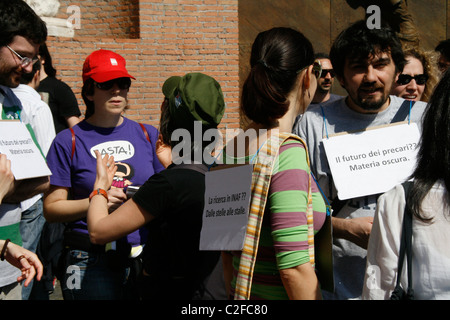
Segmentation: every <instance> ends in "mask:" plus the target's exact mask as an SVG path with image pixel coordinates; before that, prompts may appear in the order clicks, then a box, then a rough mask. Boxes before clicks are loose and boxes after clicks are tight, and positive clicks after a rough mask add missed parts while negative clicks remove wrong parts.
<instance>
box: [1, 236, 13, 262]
mask: <svg viewBox="0 0 450 320" xmlns="http://www.w3.org/2000/svg"><path fill="white" fill-rule="evenodd" d="M10 241H11V240H9V239H6V240H5V244H3V249H2V253H1V254H0V260H1V261H3V260H5V253H6V247H7V246H8V243H9V242H10Z"/></svg>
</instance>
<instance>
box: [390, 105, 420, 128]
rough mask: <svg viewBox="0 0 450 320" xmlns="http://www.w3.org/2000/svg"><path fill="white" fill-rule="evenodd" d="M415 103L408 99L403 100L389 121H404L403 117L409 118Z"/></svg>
mask: <svg viewBox="0 0 450 320" xmlns="http://www.w3.org/2000/svg"><path fill="white" fill-rule="evenodd" d="M415 103H416V102H415V101H410V100H405V101H403V103H402V105H401V106H400V108H398V110H397V113H396V114H395V116H394V117H393V118H392V120H391V123H395V122H400V121H404V120H405V119H407V118H409V115H410V112H411V109H412V107H413V106H414V104H415Z"/></svg>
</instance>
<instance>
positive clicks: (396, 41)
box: [0, 0, 450, 300]
mask: <svg viewBox="0 0 450 320" xmlns="http://www.w3.org/2000/svg"><path fill="white" fill-rule="evenodd" d="M386 3H387V4H386V5H389V6H391V7H390V9H393V10H392V12H391V11H390V12H391V14H392V15H393V16H394V17H397V18H398V16H400V15H403V17H404V19H397V20H400V21H403V22H401V23H399V25H397V26H396V27H395V28H394V27H393V26H392V25H389V24H383V25H382V27H381V28H374V29H371V28H368V27H367V24H366V21H365V20H361V21H357V22H354V23H352V24H351V25H350V26H349V27H348V28H346V29H345V30H343V31H342V32H341V33H340V34H339V35H338V36H337V37H336V39H335V40H334V42H333V44H332V46H331V49H330V52H329V54H325V53H315V52H314V49H313V44H312V43H311V41H310V40H309V39H307V38H306V37H305V36H304V35H303V34H302V33H301V32H300V31H298V30H294V29H292V28H287V27H275V28H272V29H270V30H266V31H263V32H261V33H259V34H258V35H257V37H256V39H255V41H254V43H253V45H252V50H251V56H250V67H251V69H250V72H249V74H248V76H247V78H246V80H245V82H244V84H243V88H242V96H241V101H240V107H241V111H242V113H243V115H245V117H247V119H248V120H249V123H248V124H247V125H246V127H245V128H244V130H243V131H241V132H240V134H239V135H237V136H236V137H234V138H233V139H232V140H231V141H228V142H227V143H226V145H225V146H224V148H223V149H222V150H214V148H211V143H212V142H211V141H203V140H202V141H198V140H196V139H197V138H198V136H199V135H198V134H197V133H198V132H197V130H198V128H200V131H201V133H202V134H201V135H200V137H205V136H206V134H205V133H206V132H211V130H212V131H213V132H217V131H218V126H219V124H220V122H221V120H222V117H223V115H224V112H225V100H224V95H223V92H222V89H221V86H220V84H219V83H218V82H217V81H216V80H215V79H214V78H212V77H210V76H208V75H206V74H203V73H187V74H186V75H184V76H172V77H170V78H168V79H167V80H166V81H165V82H164V85H163V87H162V88H161V90H162V104H161V115H160V123H159V128H155V127H154V126H151V125H147V124H145V125H144V124H141V123H138V122H136V121H132V120H130V119H127V118H126V117H125V111H126V109H127V108H128V98H127V96H128V93H129V90H130V89H131V87H132V82H133V81H132V80H136V79H135V78H134V77H133V76H132V75H131V74H130V73H129V72H128V70H127V67H126V61H125V59H124V58H123V57H122V56H121V55H120V54H118V53H116V52H113V51H110V50H103V49H101V50H96V51H93V52H92V53H91V54H89V55H88V56H87V57H86V59H85V62H84V64H83V67H82V80H83V87H82V92H81V94H82V98H83V100H84V103H85V105H86V113H85V115H84V117H81V112H80V110H79V107H78V103H77V101H76V98H75V96H74V95H73V92H72V91H71V89H70V87H69V86H68V85H67V84H65V83H64V82H62V81H61V80H58V79H57V78H56V69H55V67H54V66H53V64H52V59H51V55H50V50H49V48H48V47H47V45H46V39H47V28H46V25H45V23H44V22H43V21H42V20H41V19H40V18H39V17H38V16H37V15H36V14H35V13H34V11H33V10H32V9H31V8H30V7H29V6H28V5H27V4H26V3H25V2H24V1H22V0H11V1H9V2H6V1H1V2H0V99H1V102H2V104H1V107H2V112H1V118H2V120H19V121H20V122H22V123H23V124H25V125H26V127H27V128H28V130H29V132H30V135H31V136H32V137H33V139H34V141H35V143H36V146H37V147H38V149H39V150H40V152H41V153H42V156H43V157H45V159H46V163H47V165H48V168H49V169H50V171H51V173H52V174H51V176H44V177H30V178H28V179H23V180H16V179H15V178H14V175H13V173H12V171H11V160H10V159H8V158H7V156H6V155H5V154H0V259H1V261H0V300H3V299H5V300H28V299H36V300H40V299H48V298H49V292H51V290H52V281H53V279H54V278H55V277H56V278H58V279H59V281H60V283H61V288H62V294H63V298H64V300H161V299H163V300H171V299H173V300H226V299H238V300H241V299H243V300H246V299H251V300H253V299H257V300H261V299H263V300H287V299H291V300H300V299H305V300H315V299H326V300H350V299H379V300H387V299H394V298H398V297H399V296H400V297H402V298H405V297H407V298H415V299H430V300H431V299H449V298H450V275H447V274H448V271H447V267H448V266H449V265H450V251H448V250H447V246H446V241H445V240H446V239H448V238H449V235H450V232H449V231H450V224H449V219H448V218H449V214H450V170H449V168H450V167H449V165H448V164H449V162H450V159H449V157H450V150H449V148H450V111H449V108H448V106H449V104H450V88H449V86H450V71H447V69H448V67H449V66H450V53H449V50H450V49H449V48H450V41H449V40H444V41H442V42H440V43H439V44H438V45H437V46H436V48H435V50H434V51H433V52H426V51H424V50H423V49H422V48H421V47H420V41H419V40H418V33H417V32H416V30H415V29H414V26H413V24H411V17H410V15H409V14H407V12H405V3H404V1H398V0H395V1H387V2H386ZM393 20H396V19H393ZM335 79H336V81H338V83H339V84H340V86H341V87H342V88H343V89H344V90H345V92H346V95H342V96H341V95H336V94H333V93H332V88H333V84H334V81H335ZM399 123H408V124H410V123H413V124H415V125H417V128H418V131H419V133H420V140H419V141H417V142H418V148H417V161H416V164H415V165H414V170H413V171H412V173H411V175H410V176H407V177H404V181H409V183H408V187H407V188H406V187H405V186H406V184H405V183H402V184H398V185H395V186H392V187H393V188H392V189H391V190H385V192H382V193H377V194H364V195H362V196H358V197H353V198H350V199H340V198H339V192H338V188H337V187H336V179H335V178H334V177H333V170H332V168H331V166H330V162H329V159H328V156H329V155H327V152H326V150H325V146H324V140H326V139H329V137H331V136H333V135H336V134H343V133H346V134H352V133H353V132H363V131H367V130H368V129H370V130H377V128H380V127H386V126H394V125H398V124H399ZM181 131H182V132H188V133H189V137H191V141H184V140H181V141H180V140H177V139H176V137H177V134H176V133H179V132H181ZM252 133H256V134H252ZM242 137H243V138H242ZM245 137H250V138H247V139H246V138H245ZM398 138H399V137H397V136H392V137H389V139H392V140H393V141H395V140H396V139H398ZM216 142H217V141H216ZM242 142H243V144H242ZM240 144H242V145H240ZM186 145H188V146H189V147H187V148H186V147H185V146H186ZM180 146H182V148H180ZM175 150H177V151H180V150H181V154H179V153H175ZM213 150H214V152H212V151H213ZM199 152H200V153H201V154H206V153H207V154H209V155H212V156H214V157H216V160H217V163H207V162H206V161H205V160H204V159H200V160H199V159H198V157H196V155H197V154H198V153H199ZM180 159H183V161H181V163H180V161H179V160H180ZM218 160H221V163H220V164H219V161H218ZM242 163H245V164H249V165H251V166H252V179H251V182H249V185H250V190H251V197H250V200H249V206H248V208H249V209H248V221H247V222H246V225H243V226H242V227H243V228H244V230H245V231H246V232H245V234H244V235H243V238H242V243H243V247H242V250H235V249H229V250H228V249H223V250H215V251H214V250H213V251H206V250H200V249H199V242H200V238H201V232H202V217H203V209H204V207H205V192H206V191H207V179H206V177H207V175H208V172H209V171H211V170H215V169H217V170H218V169H223V167H225V168H234V167H235V165H236V164H242ZM221 166H223V167H222V168H221ZM379 178H380V179H382V177H379ZM224 183H225V182H224ZM371 183H373V182H372V181H367V184H371ZM357 187H358V186H355V188H357ZM406 217H410V218H411V220H412V235H413V237H412V238H413V241H412V245H411V246H409V249H411V250H412V251H413V253H414V254H413V256H412V259H408V262H407V263H406V264H405V265H407V267H408V268H407V269H408V272H406V268H403V269H404V270H403V272H402V273H401V274H400V273H399V272H398V261H399V259H402V255H403V251H402V250H401V248H402V246H403V244H402V243H403V242H402V241H403V238H406V237H405V236H404V231H402V227H403V223H404V221H407V220H406ZM327 221H331V222H330V223H331V225H332V228H331V230H332V234H330V237H329V238H326V239H328V240H325V245H328V246H329V248H330V251H331V253H332V259H331V260H329V261H328V264H330V263H331V265H328V267H329V269H328V270H329V273H330V274H331V278H332V279H333V280H332V285H331V286H329V285H327V286H326V288H325V286H322V283H321V281H322V279H323V278H324V277H325V276H329V275H325V274H323V273H322V272H323V271H322V270H325V269H323V268H322V266H320V268H319V264H322V263H326V262H324V261H323V260H322V256H323V253H322V252H320V250H322V249H323V241H321V244H319V241H316V240H317V239H318V237H319V235H321V234H323V233H325V232H327V231H326V230H329V228H328V227H327ZM408 221H409V220H408ZM330 232H331V231H330ZM400 261H402V260H400ZM318 270H320V272H318ZM411 277H412V278H413V280H414V281H413V284H412V287H409V284H410V283H409V282H408V280H410V278H411ZM397 279H398V281H397ZM46 282H48V283H50V285H45V283H46ZM43 283H44V285H42V284H43ZM397 283H400V284H401V286H400V288H401V289H402V290H403V291H404V292H407V294H401V295H398V294H394V295H393V292H396V291H397V290H398V289H399V288H398V287H396V284H397ZM402 290H400V291H402Z"/></svg>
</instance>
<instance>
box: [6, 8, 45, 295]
mask: <svg viewBox="0 0 450 320" xmlns="http://www.w3.org/2000/svg"><path fill="white" fill-rule="evenodd" d="M46 37H47V28H46V26H45V23H44V22H43V21H42V20H41V19H40V18H39V17H38V16H37V15H36V14H35V13H34V11H33V10H32V9H31V8H30V7H29V6H28V5H27V4H26V3H25V2H23V1H22V0H8V1H6V0H1V1H0V108H1V112H0V120H20V121H22V122H24V123H25V124H28V123H29V122H30V119H29V117H27V115H26V113H25V112H24V111H23V109H22V104H21V102H20V100H19V99H18V98H17V97H16V96H15V95H14V93H13V92H12V90H11V88H15V87H17V86H18V85H19V84H20V79H21V76H22V74H23V73H29V72H31V71H32V68H33V64H34V63H35V62H36V61H37V60H38V59H37V54H38V50H39V45H40V44H41V43H43V42H44V41H45V40H46ZM48 187H49V179H48V177H42V178H34V179H24V180H15V181H14V188H13V190H11V191H10V192H9V193H8V194H6V195H5V198H4V199H3V201H2V203H1V205H0V240H6V241H5V242H4V245H3V248H2V259H1V260H4V259H3V255H4V252H7V251H8V250H9V249H8V248H9V245H8V244H9V243H10V242H11V243H13V244H14V245H16V246H21V245H22V237H21V234H20V229H19V227H20V220H21V214H22V210H21V206H20V202H21V201H23V200H26V199H28V198H30V197H32V196H34V195H36V194H40V193H43V192H45V191H46V190H47V189H48ZM14 245H12V247H14ZM32 257H35V255H34V253H32V252H30V251H26V253H25V254H24V255H23V256H22V255H21V256H20V257H19V258H17V262H18V263H17V262H16V261H13V262H14V263H11V264H9V263H8V262H9V261H8V262H7V261H0V300H1V299H15V300H20V299H21V298H22V295H21V292H22V287H21V284H20V283H19V282H18V281H17V279H18V277H19V276H20V275H21V273H22V272H21V270H20V267H21V266H23V263H24V262H23V261H22V262H21V261H20V260H24V258H25V260H28V261H29V262H30V264H32V265H33V267H37V266H36V264H35V263H34V262H33V261H32ZM35 258H36V259H37V257H35ZM39 264H40V262H39ZM18 266H19V267H18ZM40 268H42V265H40ZM41 274H42V270H41V271H40V275H41ZM40 275H39V278H40ZM28 282H29V281H27V285H28Z"/></svg>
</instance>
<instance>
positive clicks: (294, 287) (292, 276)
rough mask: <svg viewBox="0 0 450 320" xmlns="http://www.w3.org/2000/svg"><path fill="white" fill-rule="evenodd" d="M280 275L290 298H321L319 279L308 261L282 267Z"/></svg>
mask: <svg viewBox="0 0 450 320" xmlns="http://www.w3.org/2000/svg"><path fill="white" fill-rule="evenodd" d="M280 276H281V280H282V281H283V285H284V288H285V289H286V292H287V294H288V296H289V299H290V300H320V299H322V294H321V292H320V289H319V281H318V279H317V276H316V273H315V271H314V268H313V267H312V266H311V264H310V263H304V264H301V265H299V266H297V267H295V268H288V269H282V270H280Z"/></svg>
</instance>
